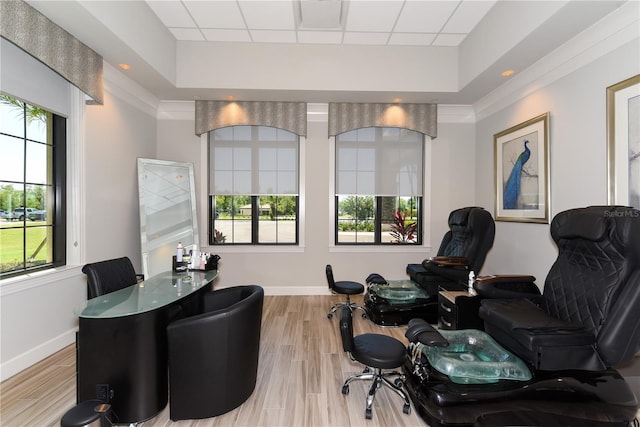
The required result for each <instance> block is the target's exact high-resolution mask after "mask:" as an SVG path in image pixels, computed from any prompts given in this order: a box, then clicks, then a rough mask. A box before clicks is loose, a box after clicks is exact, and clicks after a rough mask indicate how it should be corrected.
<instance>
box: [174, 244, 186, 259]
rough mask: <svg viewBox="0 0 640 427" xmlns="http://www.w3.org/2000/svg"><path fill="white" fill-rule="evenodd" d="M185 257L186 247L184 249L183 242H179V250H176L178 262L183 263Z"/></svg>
mask: <svg viewBox="0 0 640 427" xmlns="http://www.w3.org/2000/svg"><path fill="white" fill-rule="evenodd" d="M183 255H184V247H182V242H178V248H177V249H176V262H182V256H183Z"/></svg>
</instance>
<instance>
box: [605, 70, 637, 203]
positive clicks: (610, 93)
mask: <svg viewBox="0 0 640 427" xmlns="http://www.w3.org/2000/svg"><path fill="white" fill-rule="evenodd" d="M607 157H608V162H607V169H608V177H609V182H608V186H607V189H608V200H609V204H611V205H625V206H632V207H635V208H640V74H638V75H635V76H633V77H630V78H628V79H626V80H623V81H621V82H619V83H616V84H614V85H612V86H609V87H608V88H607Z"/></svg>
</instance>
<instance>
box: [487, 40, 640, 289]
mask: <svg viewBox="0 0 640 427" xmlns="http://www.w3.org/2000/svg"><path fill="white" fill-rule="evenodd" d="M638 72H640V42H639V41H638V39H637V38H636V39H635V40H633V41H631V42H629V43H626V44H624V45H623V46H621V47H619V48H617V49H614V50H613V51H611V52H609V53H608V54H606V55H603V56H601V57H599V58H597V59H596V60H594V61H592V62H590V63H589V64H587V65H585V66H583V67H581V68H579V69H577V70H576V71H573V72H571V73H570V74H568V75H566V76H564V77H563V78H561V79H559V80H557V81H555V82H553V83H552V84H549V85H547V86H545V87H542V88H540V89H538V90H535V91H532V92H531V93H530V94H529V95H528V96H526V97H524V98H522V99H520V100H518V101H517V102H515V103H513V104H512V105H510V106H508V107H506V108H504V109H502V110H500V111H498V112H496V113H494V114H491V115H490V116H488V117H486V118H484V119H482V120H480V121H479V122H478V123H477V126H476V141H477V153H478V156H477V158H476V162H475V164H476V171H477V172H476V200H477V201H478V202H479V203H480V204H483V205H487V206H493V205H494V204H495V194H494V193H495V191H494V181H493V179H494V177H493V169H492V165H493V155H494V150H493V135H494V134H495V133H497V132H500V131H501V130H504V129H507V128H509V127H511V126H514V125H516V124H518V123H521V122H523V121H525V120H527V119H530V118H533V117H536V116H538V115H539V114H542V113H544V112H547V111H548V112H549V113H550V142H549V162H550V172H551V180H550V191H551V217H553V216H554V215H555V214H557V213H558V212H561V211H564V210H566V209H570V208H575V207H582V206H588V205H597V204H600V205H604V204H608V200H607V151H606V150H607V137H606V88H607V87H608V86H610V85H612V84H615V83H617V82H619V81H622V80H624V79H626V78H628V77H631V76H633V75H635V74H638ZM556 255H557V250H556V247H555V245H554V243H553V241H552V240H551V238H550V236H549V225H548V224H544V225H543V224H526V223H508V222H498V223H497V224H496V242H495V244H494V247H493V250H492V251H491V252H490V253H489V256H488V257H487V261H486V264H485V272H486V273H496V274H499V273H504V274H518V273H521V274H533V275H534V276H536V277H537V278H538V282H537V283H538V286H540V287H542V285H543V283H544V279H545V277H546V273H547V271H548V270H549V268H550V266H551V264H552V263H553V261H554V260H555V257H556Z"/></svg>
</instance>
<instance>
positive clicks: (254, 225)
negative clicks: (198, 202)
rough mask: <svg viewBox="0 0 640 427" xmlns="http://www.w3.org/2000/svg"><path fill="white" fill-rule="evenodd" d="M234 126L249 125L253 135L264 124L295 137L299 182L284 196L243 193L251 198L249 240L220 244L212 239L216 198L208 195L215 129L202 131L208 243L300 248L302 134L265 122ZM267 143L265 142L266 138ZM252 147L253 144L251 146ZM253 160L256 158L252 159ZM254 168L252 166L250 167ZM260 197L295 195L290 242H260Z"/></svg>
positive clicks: (302, 199)
mask: <svg viewBox="0 0 640 427" xmlns="http://www.w3.org/2000/svg"><path fill="white" fill-rule="evenodd" d="M236 126H244V127H251V128H252V130H251V132H252V134H253V132H258V128H261V127H265V128H273V129H277V130H283V131H285V132H289V133H291V134H293V135H294V136H295V138H296V141H297V154H298V157H297V171H298V176H297V181H298V193H297V194H295V195H293V194H283V195H278V194H271V195H267V194H262V195H244V196H247V197H250V198H251V210H252V214H251V227H250V229H251V240H250V241H248V242H226V241H225V242H224V243H219V242H216V241H215V231H216V230H217V229H216V226H215V221H216V220H217V218H216V215H215V214H214V212H215V211H216V208H215V197H216V195H212V194H211V189H210V186H211V178H210V175H211V173H212V171H213V165H212V164H211V147H212V138H211V136H210V135H211V133H212V132H214V130H212V131H209V132H207V133H206V134H203V135H202V137H201V141H202V142H203V152H206V156H205V158H206V159H207V160H206V161H207V176H206V177H205V178H204V180H206V181H205V182H206V184H205V185H204V186H203V187H204V191H203V193H204V194H205V195H206V199H205V200H207V202H206V207H205V208H204V217H205V218H207V229H206V233H207V234H206V237H207V240H206V241H207V243H208V245H209V246H216V248H221V247H228V248H233V247H278V248H283V247H284V248H286V247H290V248H291V247H301V246H302V243H301V241H302V240H303V233H302V231H301V230H302V226H301V224H302V220H303V217H304V207H303V201H304V178H303V177H304V164H303V162H302V159H303V158H304V142H305V137H304V136H301V135H297V134H295V133H294V132H292V131H290V130H287V129H281V128H277V127H274V126H266V125H232V126H229V127H236ZM267 142H268V141H267ZM254 148H255V147H254ZM254 160H255V159H254ZM252 170H255V169H252ZM224 196H232V197H233V196H242V195H231V194H228V195H226V194H225V195H224ZM261 196H265V197H271V196H274V197H278V196H283V197H284V196H287V197H294V198H295V204H296V206H295V215H296V218H295V241H293V242H291V241H287V242H277V241H276V242H260V241H259V238H260V235H259V223H260V215H259V213H260V207H259V206H258V205H259V202H258V199H259V198H260V197H261Z"/></svg>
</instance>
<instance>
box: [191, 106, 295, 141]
mask: <svg viewBox="0 0 640 427" xmlns="http://www.w3.org/2000/svg"><path fill="white" fill-rule="evenodd" d="M239 125H255V126H272V127H275V128H280V129H285V130H288V131H290V132H293V133H295V134H297V135H299V136H306V135H307V104H306V103H305V102H261V101H196V129H195V131H196V135H202V134H203V133H206V132H209V131H211V130H215V129H220V128H223V127H227V126H239Z"/></svg>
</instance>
